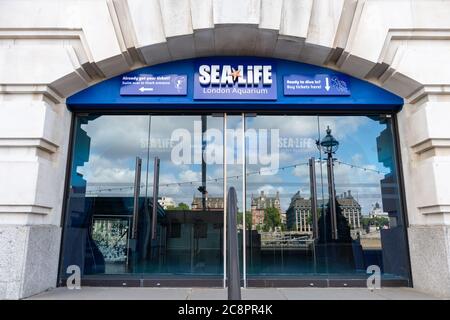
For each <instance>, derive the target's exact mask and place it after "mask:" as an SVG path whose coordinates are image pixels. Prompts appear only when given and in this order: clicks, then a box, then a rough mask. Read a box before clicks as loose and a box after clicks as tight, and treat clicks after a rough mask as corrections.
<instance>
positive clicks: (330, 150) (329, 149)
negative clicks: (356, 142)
mask: <svg viewBox="0 0 450 320" xmlns="http://www.w3.org/2000/svg"><path fill="white" fill-rule="evenodd" d="M326 133H327V134H326V136H325V137H324V138H323V139H322V141H317V142H316V144H317V148H319V150H322V151H323V152H324V153H326V154H327V173H328V195H329V198H330V199H329V208H330V215H331V217H330V218H331V219H330V220H331V237H332V239H333V240H337V239H338V230H337V214H336V189H335V186H334V170H333V160H334V159H333V154H335V153H336V151H337V150H338V148H339V141H337V140H336V139H335V138H334V137H333V136H332V135H331V129H330V127H329V126H327V130H326Z"/></svg>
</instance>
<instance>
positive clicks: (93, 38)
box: [0, 0, 450, 298]
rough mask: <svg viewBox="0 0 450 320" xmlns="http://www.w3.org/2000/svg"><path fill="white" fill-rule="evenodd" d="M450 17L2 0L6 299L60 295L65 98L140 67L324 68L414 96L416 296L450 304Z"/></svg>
mask: <svg viewBox="0 0 450 320" xmlns="http://www.w3.org/2000/svg"><path fill="white" fill-rule="evenodd" d="M449 17H450V1H449V0H389V1H384V0H128V1H127V0H89V1H81V0H20V1H17V0H0V298H2V297H3V298H20V297H24V296H29V295H32V294H35V293H37V292H39V291H42V290H44V289H45V288H50V287H54V286H55V285H56V272H55V270H56V267H57V261H58V257H57V254H56V252H57V251H58V250H59V238H60V237H59V233H60V222H61V213H62V208H61V206H62V198H63V190H64V187H63V186H64V176H65V169H66V162H67V151H68V150H67V149H68V133H69V126H70V113H69V112H68V111H67V109H66V107H65V105H64V101H65V98H66V97H68V96H70V95H71V94H73V93H75V92H77V91H79V90H81V89H83V88H86V87H87V86H89V85H92V84H94V83H97V82H99V81H102V80H104V79H107V78H109V77H112V76H114V75H117V74H120V73H123V72H126V71H129V70H132V69H136V68H140V67H143V66H146V65H152V64H157V63H161V62H165V61H171V60H176V59H184V58H190V57H197V56H210V55H257V56H267V57H278V58H283V59H290V60H295V61H301V62H307V63H312V64H316V65H321V66H325V67H328V68H332V69H336V70H339V71H341V72H344V73H348V74H350V75H352V76H355V77H358V78H361V79H365V80H367V81H370V82H372V83H374V84H376V85H379V86H381V87H383V88H385V89H387V90H390V91H392V92H394V93H396V94H399V95H400V96H402V97H404V98H405V101H406V105H405V107H404V109H403V110H402V111H401V112H400V113H399V115H398V117H397V118H398V122H399V131H400V142H401V155H402V161H403V173H404V176H405V184H406V197H407V209H408V218H409V222H410V227H409V229H410V232H409V235H410V241H411V242H413V243H412V244H411V260H412V268H413V270H412V271H413V280H414V285H415V286H416V287H418V288H421V289H423V290H427V291H430V292H434V293H438V294H441V295H450V237H449V233H450V231H449V226H450V192H449V191H448V190H449V187H450V126H449V125H448V124H447V123H448V120H447V119H450V62H449V58H448V57H449V56H450V32H449V30H450V19H449ZM14 230H17V232H16V231H14ZM435 230H438V231H439V232H434V231H435ZM441 231H442V232H441ZM432 235H434V236H433V237H432ZM49 239H51V240H52V241H49ZM419 241H420V244H421V245H419ZM50 243H52V244H53V246H52V245H50ZM55 243H56V244H55ZM427 243H429V245H431V246H433V245H436V248H439V250H438V253H437V254H436V253H435V252H434V251H433V250H427V249H428V245H427ZM12 245H14V246H20V248H19V249H18V250H10V249H11V246H12ZM55 248H56V249H55ZM36 250H38V252H39V254H36ZM431 258H433V259H431ZM39 259H41V260H42V259H43V260H42V261H47V262H48V263H45V264H42V263H40V261H41V260H39ZM427 261H433V263H431V264H430V263H428V264H427V263H425V262H427ZM24 266H26V267H24ZM437 267H438V268H437ZM433 268H435V270H433ZM11 270H13V271H14V272H12V271H11ZM435 271H438V272H439V274H437V273H436V272H435ZM38 274H40V275H41V276H42V275H45V276H42V278H40V280H39V281H36V275H38ZM33 275H34V276H33Z"/></svg>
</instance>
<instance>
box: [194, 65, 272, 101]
mask: <svg viewBox="0 0 450 320" xmlns="http://www.w3.org/2000/svg"><path fill="white" fill-rule="evenodd" d="M276 99H277V77H276V65H275V64H274V63H273V62H272V61H268V60H267V59H258V58H256V59H251V60H248V59H241V60H239V59H220V60H215V59H213V60H211V59H204V60H198V61H197V63H196V64H195V73H194V100H276Z"/></svg>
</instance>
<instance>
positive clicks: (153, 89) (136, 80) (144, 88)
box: [120, 73, 187, 96]
mask: <svg viewBox="0 0 450 320" xmlns="http://www.w3.org/2000/svg"><path fill="white" fill-rule="evenodd" d="M186 94H187V75H179V74H161V75H153V74H144V73H142V74H140V73H138V74H126V75H123V76H122V84H121V86H120V95H122V96H152V95H153V96H154V95H159V96H185V95H186Z"/></svg>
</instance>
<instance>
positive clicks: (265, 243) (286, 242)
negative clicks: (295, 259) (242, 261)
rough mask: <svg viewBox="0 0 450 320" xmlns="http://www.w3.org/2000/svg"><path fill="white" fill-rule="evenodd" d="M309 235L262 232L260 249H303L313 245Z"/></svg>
mask: <svg viewBox="0 0 450 320" xmlns="http://www.w3.org/2000/svg"><path fill="white" fill-rule="evenodd" d="M311 236H312V235H311V234H310V233H299V232H280V233H278V232H262V233H261V249H264V248H270V249H277V248H278V249H305V250H309V249H310V248H311V246H312V245H313V244H314V239H312V237H311Z"/></svg>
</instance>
